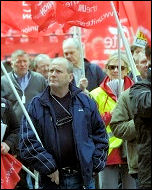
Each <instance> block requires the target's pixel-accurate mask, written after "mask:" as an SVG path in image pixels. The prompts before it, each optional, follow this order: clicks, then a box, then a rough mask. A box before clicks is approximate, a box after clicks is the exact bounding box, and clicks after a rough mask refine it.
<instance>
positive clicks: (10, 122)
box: [1, 98, 19, 154]
mask: <svg viewBox="0 0 152 190" xmlns="http://www.w3.org/2000/svg"><path fill="white" fill-rule="evenodd" d="M1 120H2V122H3V123H4V124H6V125H7V128H6V132H5V135H4V139H3V142H5V143H6V144H7V145H8V146H9V147H10V151H9V153H12V154H16V151H17V148H18V142H19V138H18V133H19V123H18V121H17V118H16V115H15V113H14V111H13V109H12V105H11V103H10V101H8V100H6V99H4V98H1Z"/></svg>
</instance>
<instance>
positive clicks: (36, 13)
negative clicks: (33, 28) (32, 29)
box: [27, 1, 56, 31]
mask: <svg viewBox="0 0 152 190" xmlns="http://www.w3.org/2000/svg"><path fill="white" fill-rule="evenodd" d="M27 3H29V4H30V6H31V15H32V19H33V21H34V22H35V23H36V24H37V25H38V26H39V28H38V30H39V31H41V30H44V29H46V28H47V27H48V26H49V25H50V24H51V23H53V22H55V20H56V9H55V4H56V2H55V1H30V2H28V1H27Z"/></svg>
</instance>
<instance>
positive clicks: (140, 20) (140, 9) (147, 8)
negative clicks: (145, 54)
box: [121, 1, 151, 44]
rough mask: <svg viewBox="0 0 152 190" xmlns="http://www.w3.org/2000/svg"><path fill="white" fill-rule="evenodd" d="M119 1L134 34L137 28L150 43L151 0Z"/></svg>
mask: <svg viewBox="0 0 152 190" xmlns="http://www.w3.org/2000/svg"><path fill="white" fill-rule="evenodd" d="M121 3H122V5H123V7H124V10H125V11H126V15H127V17H128V20H129V23H130V26H132V27H133V30H134V33H135V34H136V32H137V29H139V30H140V31H141V32H142V33H143V34H144V35H145V36H146V38H147V40H148V43H149V44H151V1H122V2H121ZM141 15H142V16H141ZM132 18H134V19H132Z"/></svg>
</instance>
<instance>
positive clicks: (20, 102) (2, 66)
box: [1, 62, 43, 189]
mask: <svg viewBox="0 0 152 190" xmlns="http://www.w3.org/2000/svg"><path fill="white" fill-rule="evenodd" d="M1 69H2V71H3V73H4V74H5V75H6V77H7V79H8V82H9V84H10V86H11V88H12V90H13V92H14V94H15V96H16V98H17V100H18V102H19V104H20V106H21V108H22V110H23V112H24V114H25V116H26V118H27V120H28V122H29V125H30V126H31V128H32V130H33V132H34V133H35V135H36V138H37V140H38V141H39V142H40V143H41V146H42V147H43V144H42V142H41V140H40V138H39V136H38V134H37V131H36V130H35V127H34V125H33V123H32V121H31V119H30V117H29V115H28V113H27V111H26V109H25V106H24V105H23V103H22V101H21V98H20V96H19V95H18V93H17V90H16V89H15V87H14V84H13V83H12V81H11V79H10V77H9V75H8V73H7V71H6V69H5V67H4V65H3V63H2V62H1ZM22 168H23V169H24V170H25V171H26V172H27V173H29V174H30V175H31V176H32V177H33V178H34V179H35V189H38V188H39V182H38V181H39V179H38V178H39V172H38V171H36V170H34V172H35V175H34V174H33V173H32V172H31V171H30V170H28V168H26V167H25V166H24V165H22Z"/></svg>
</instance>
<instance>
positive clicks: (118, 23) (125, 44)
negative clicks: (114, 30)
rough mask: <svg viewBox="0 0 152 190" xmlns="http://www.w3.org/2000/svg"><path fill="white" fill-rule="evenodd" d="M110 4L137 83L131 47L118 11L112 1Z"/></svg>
mask: <svg viewBox="0 0 152 190" xmlns="http://www.w3.org/2000/svg"><path fill="white" fill-rule="evenodd" d="M110 4H111V7H112V9H113V12H114V16H115V19H116V23H117V25H118V28H119V30H120V35H121V37H122V41H123V43H124V46H125V49H126V53H127V57H128V60H129V64H130V67H131V70H132V74H133V78H134V81H135V82H137V76H136V70H137V69H136V65H135V63H134V60H133V57H132V54H131V51H130V47H129V45H128V42H127V40H126V37H125V34H124V32H123V29H122V26H121V24H120V21H119V19H118V15H117V12H116V9H115V6H114V3H113V1H110Z"/></svg>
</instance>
